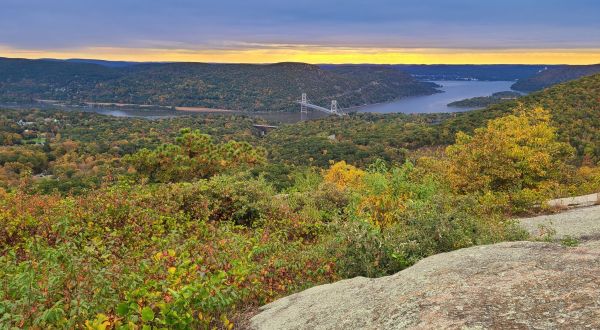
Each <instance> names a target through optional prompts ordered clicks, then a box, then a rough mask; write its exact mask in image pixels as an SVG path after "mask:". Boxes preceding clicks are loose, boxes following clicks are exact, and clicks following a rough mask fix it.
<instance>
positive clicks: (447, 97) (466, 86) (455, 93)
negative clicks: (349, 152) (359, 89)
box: [357, 81, 514, 113]
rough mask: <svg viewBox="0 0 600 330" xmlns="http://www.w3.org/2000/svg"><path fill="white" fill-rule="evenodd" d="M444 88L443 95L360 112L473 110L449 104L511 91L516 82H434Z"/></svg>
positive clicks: (385, 105) (368, 107)
mask: <svg viewBox="0 0 600 330" xmlns="http://www.w3.org/2000/svg"><path fill="white" fill-rule="evenodd" d="M434 83H436V84H438V85H440V86H442V88H440V89H441V90H442V91H444V92H443V93H437V94H433V95H427V96H411V97H407V98H403V99H400V100H396V101H393V102H388V103H380V104H373V105H367V106H363V107H360V108H358V109H357V111H358V112H377V113H397V112H402V113H439V112H459V111H468V110H473V109H474V108H453V107H448V106H447V104H448V103H451V102H454V101H460V100H463V99H468V98H472V97H477V96H490V95H492V94H493V93H496V92H503V91H510V90H511V89H510V86H511V85H512V84H514V81H434Z"/></svg>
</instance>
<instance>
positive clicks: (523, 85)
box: [511, 64, 600, 92]
mask: <svg viewBox="0 0 600 330" xmlns="http://www.w3.org/2000/svg"><path fill="white" fill-rule="evenodd" d="M596 73H600V64H596V65H560V66H551V67H545V68H544V69H542V70H540V71H539V72H538V73H536V74H535V75H532V76H530V77H523V78H520V79H519V81H517V82H516V83H515V84H513V85H512V86H511V88H512V89H514V90H518V91H522V92H532V91H539V90H541V89H544V88H546V87H549V86H552V85H555V84H559V83H561V82H565V81H569V80H573V79H578V78H581V77H585V76H589V75H593V74H596Z"/></svg>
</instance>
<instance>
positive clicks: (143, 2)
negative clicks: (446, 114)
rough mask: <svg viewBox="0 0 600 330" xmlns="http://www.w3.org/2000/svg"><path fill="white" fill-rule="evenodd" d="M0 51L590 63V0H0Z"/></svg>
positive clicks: (158, 57) (594, 56) (595, 4)
mask: <svg viewBox="0 0 600 330" xmlns="http://www.w3.org/2000/svg"><path fill="white" fill-rule="evenodd" d="M0 56H4V57H25V58H48V57H51V58H98V59H108V60H128V61H195V62H245V63H268V62H281V61H302V62H309V63H425V64H431V63H448V64H455V63H474V64H481V63H543V64H559V63H565V64H591V63H600V1H597V0H569V1H564V0H561V1H558V0H544V1H541V0H502V1H495V0H419V1H408V0H364V1H362V0H360V1H359V0H346V1H326V0H321V1H317V0H306V1H300V0H298V1H284V0H254V1H251V0H219V1H206V0H196V1H192V0H169V1H166V0H153V1H150V0H118V1H115V0H103V1H98V0H94V1H92V0H52V1H49V0H0Z"/></svg>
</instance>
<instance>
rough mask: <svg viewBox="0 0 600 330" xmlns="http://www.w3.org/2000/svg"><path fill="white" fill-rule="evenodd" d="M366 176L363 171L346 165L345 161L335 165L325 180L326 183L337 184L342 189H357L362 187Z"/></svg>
mask: <svg viewBox="0 0 600 330" xmlns="http://www.w3.org/2000/svg"><path fill="white" fill-rule="evenodd" d="M364 176H365V172H364V171H363V170H361V169H358V168H356V167H354V166H352V165H349V164H346V162H345V161H341V162H337V163H335V164H333V165H332V166H331V167H330V168H329V170H327V172H326V173H325V176H324V179H325V181H326V182H330V183H333V184H335V185H336V186H337V187H338V188H340V189H347V188H352V189H356V188H359V187H360V186H361V185H362V179H363V177H364Z"/></svg>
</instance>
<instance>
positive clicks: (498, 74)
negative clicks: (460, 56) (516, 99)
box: [321, 64, 547, 81]
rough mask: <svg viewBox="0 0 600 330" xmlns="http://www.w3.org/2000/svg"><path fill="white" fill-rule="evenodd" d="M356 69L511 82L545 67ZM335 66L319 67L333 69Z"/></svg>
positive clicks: (438, 65) (422, 78)
mask: <svg viewBox="0 0 600 330" xmlns="http://www.w3.org/2000/svg"><path fill="white" fill-rule="evenodd" d="M354 66H357V67H392V68H395V69H397V70H401V71H403V72H407V73H410V74H411V75H413V76H414V77H416V78H418V79H421V80H484V81H513V80H517V79H522V78H527V77H530V76H533V75H534V74H536V73H537V72H539V71H540V70H542V69H544V68H545V67H547V66H546V65H527V64H492V65H477V64H467V65H463V64H390V65H383V64H355V65H354ZM335 67H337V66H336V65H321V68H324V69H333V68H335Z"/></svg>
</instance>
